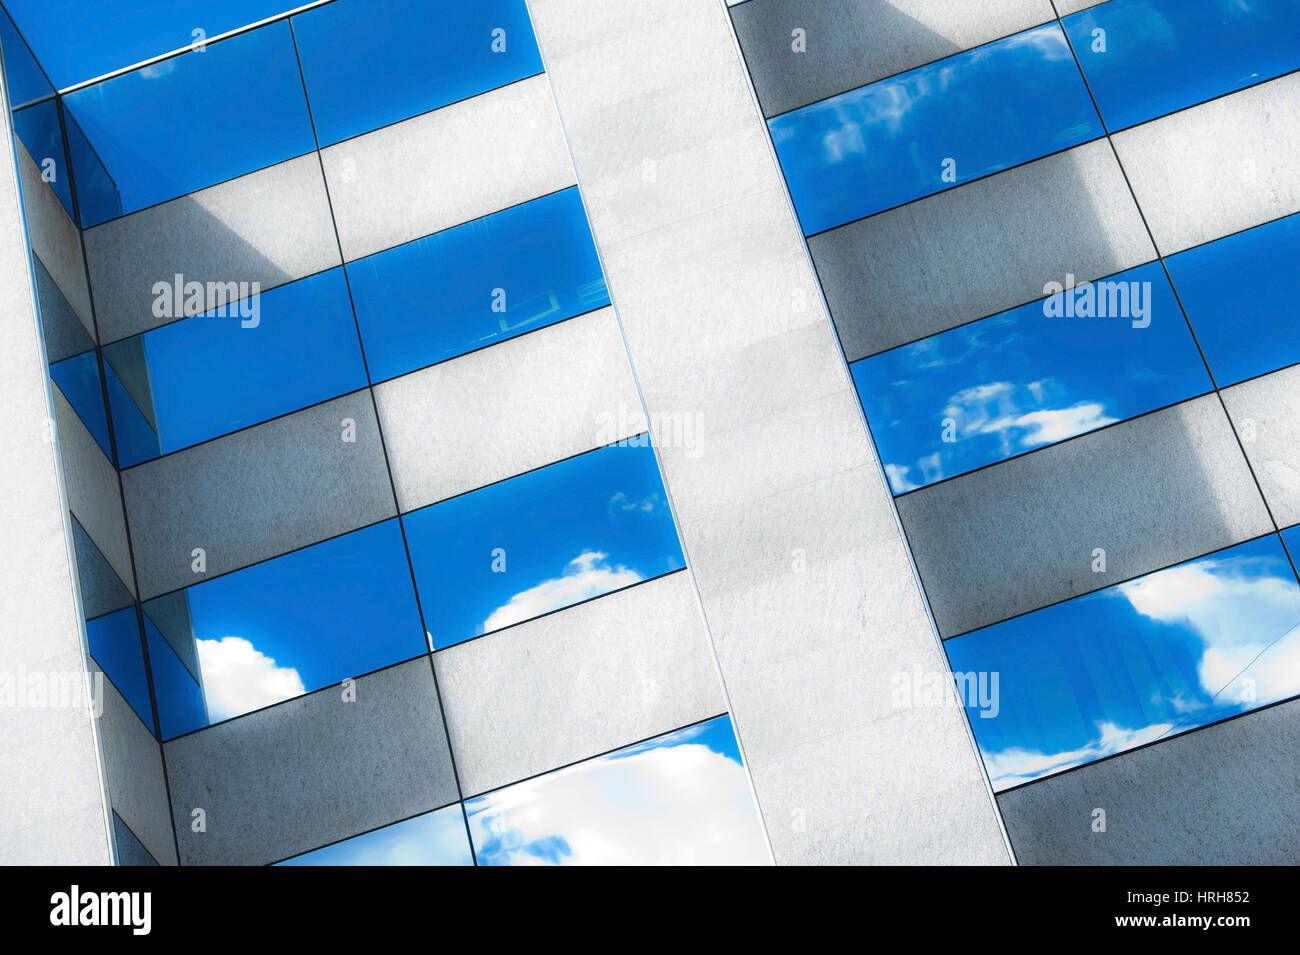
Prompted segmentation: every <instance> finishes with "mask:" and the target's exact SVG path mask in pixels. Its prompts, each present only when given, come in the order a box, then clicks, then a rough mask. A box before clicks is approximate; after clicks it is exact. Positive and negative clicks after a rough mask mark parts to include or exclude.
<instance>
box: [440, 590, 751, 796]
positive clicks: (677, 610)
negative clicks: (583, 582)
mask: <svg viewBox="0 0 1300 955" xmlns="http://www.w3.org/2000/svg"><path fill="white" fill-rule="evenodd" d="M434 662H435V664H436V666H437V669H438V686H439V687H441V688H442V694H443V701H444V703H445V706H446V712H447V727H448V730H449V732H450V733H451V745H452V749H453V751H454V752H455V754H456V766H457V768H458V769H459V771H460V776H461V785H462V786H463V787H464V790H465V794H466V795H467V796H469V795H476V794H478V793H481V792H484V791H485V790H488V789H494V788H496V787H497V786H503V785H505V784H507V783H510V782H514V781H516V780H519V779H524V778H526V777H528V776H533V775H536V774H537V773H544V772H546V771H548V770H551V769H555V768H556V767H558V766H563V765H567V764H568V763H572V762H575V761H577V760H580V759H586V758H587V757H589V756H594V755H596V754H597V753H603V752H606V751H608V750H612V749H617V748H619V747H620V746H624V745H626V744H628V743H633V742H635V741H637V740H640V739H646V738H648V737H651V736H657V735H659V734H660V733H665V732H667V731H668V730H672V729H676V728H677V727H679V726H684V725H686V724H688V723H694V722H696V721H697V720H702V719H706V718H708V717H711V716H717V715H718V714H719V713H723V712H726V709H727V704H726V701H725V700H724V699H723V696H722V686H721V684H720V682H719V680H718V671H717V667H716V666H715V665H714V662H713V656H712V654H711V653H710V652H709V644H708V635H707V634H706V632H705V630H704V620H703V619H702V618H701V616H700V607H699V602H698V601H697V600H696V597H695V590H694V588H693V586H692V585H691V580H690V577H689V576H688V575H687V574H685V573H676V574H669V575H668V576H666V577H660V578H658V579H656V580H652V581H648V582H646V583H643V584H637V585H636V586H634V587H629V588H628V589H626V590H621V591H618V592H616V593H612V594H607V595H606V596H604V597H600V598H597V599H596V600H591V601H588V602H586V603H582V604H579V605H577V606H575V607H569V608H568V609H566V610H561V611H559V612H558V613H553V614H549V615H547V616H545V617H540V618H538V619H536V620H532V621H529V622H526V623H522V624H519V625H517V626H514V627H510V628H509V629H507V630H502V631H500V632H498V633H494V634H489V635H488V636H486V637H483V638H481V639H478V640H471V641H469V642H467V643H462V644H458V645H456V646H454V647H451V648H449V649H447V650H444V651H441V652H440V653H437V654H435V655H434Z"/></svg>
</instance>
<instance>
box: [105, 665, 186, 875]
mask: <svg viewBox="0 0 1300 955" xmlns="http://www.w3.org/2000/svg"><path fill="white" fill-rule="evenodd" d="M95 670H96V673H97V674H98V675H100V676H101V678H102V674H99V668H98V667H96V668H95ZM103 687H104V693H103V699H104V713H103V715H102V716H101V717H100V721H99V723H100V727H101V732H102V733H103V735H104V764H105V767H106V770H107V773H108V798H109V801H110V802H111V803H112V806H113V811H114V812H116V813H117V814H118V815H119V816H121V817H122V821H123V822H125V823H126V824H127V825H128V826H130V827H131V831H132V832H134V833H135V834H136V837H137V838H138V839H139V840H140V842H141V843H143V844H144V847H145V848H146V849H147V850H149V854H150V855H152V856H153V857H154V858H155V859H156V860H158V861H159V862H161V863H162V864H163V865H175V864H176V844H175V842H174V841H173V839H172V817H171V810H170V808H169V806H168V803H167V784H166V782H165V781H164V778H163V762H162V748H161V747H160V746H159V745H158V740H157V739H155V738H154V735H153V733H151V732H149V728H148V727H147V726H145V725H144V724H143V723H142V722H140V717H138V716H136V714H135V711H134V710H133V709H131V704H129V703H127V702H126V700H125V699H123V698H122V694H120V693H118V691H117V689H116V687H114V686H113V684H111V683H109V682H108V680H107V679H104V682H103Z"/></svg>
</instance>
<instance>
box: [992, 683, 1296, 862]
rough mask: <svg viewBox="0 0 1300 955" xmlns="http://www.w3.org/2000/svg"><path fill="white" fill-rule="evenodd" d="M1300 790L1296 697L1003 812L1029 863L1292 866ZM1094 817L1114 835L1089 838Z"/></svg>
mask: <svg viewBox="0 0 1300 955" xmlns="http://www.w3.org/2000/svg"><path fill="white" fill-rule="evenodd" d="M1297 791H1300V702H1295V701H1292V702H1290V703H1283V704H1281V705H1279V706H1274V707H1270V708H1269V709H1266V710H1261V711H1259V712H1257V713H1248V714H1246V715H1245V716H1240V717H1237V718H1236V719H1233V720H1229V721H1228V722H1226V723H1220V724H1218V725H1216V726H1207V727H1205V728H1204V729H1199V730H1196V731H1195V732H1192V733H1188V734H1186V735H1184V736H1179V737H1175V738H1173V739H1169V740H1165V741H1163V742H1160V743H1157V744H1155V745H1154V746H1148V747H1147V748H1145V749H1141V750H1136V751H1134V752H1131V753H1125V754H1124V755H1122V756H1117V757H1115V758H1114V759H1108V760H1105V761H1104V762H1100V763H1095V764H1093V765H1091V766H1085V767H1083V768H1082V769H1077V770H1074V771H1073V772H1069V773H1065V774H1063V775H1060V776H1055V777H1052V778H1050V779H1044V780H1040V781H1039V782H1036V783H1033V784H1031V785H1029V786H1025V787H1022V788H1020V789H1015V790H1012V791H1011V792H1007V793H1003V794H1002V795H1001V796H999V797H998V805H1000V806H1001V807H1002V813H1003V817H1004V818H1005V819H1006V823H1007V829H1008V831H1009V833H1010V835H1011V841H1012V844H1013V845H1014V846H1015V849H1016V856H1017V858H1019V860H1020V862H1021V864H1022V865H1295V863H1296V859H1297V858H1300V803H1298V802H1297V801H1296V793H1297ZM1095 809H1104V810H1105V811H1106V831H1105V832H1093V831H1092V820H1093V811H1094V810H1095ZM1207 888H1208V886H1207Z"/></svg>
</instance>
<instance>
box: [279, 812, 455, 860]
mask: <svg viewBox="0 0 1300 955" xmlns="http://www.w3.org/2000/svg"><path fill="white" fill-rule="evenodd" d="M473 864H474V857H473V856H472V855H471V854H470V850H469V837H468V836H467V835H466V833H465V817H464V816H462V815H461V811H460V806H459V805H455V806H444V807H443V808H442V809H438V810H435V811H434V812H426V813H425V814H424V815H423V816H416V817H415V818H414V819H407V820H405V821H403V822H395V823H393V824H392V825H391V826H385V827H384V828H382V829H376V830H374V831H373V832H367V833H363V834H362V835H359V836H353V837H352V838H351V839H344V840H343V841H342V842H337V843H335V844H334V845H332V846H326V847H325V848H323V849H316V850H314V851H312V852H306V853H303V854H302V855H300V856H294V857H293V858H292V859H286V860H285V861H284V862H277V863H276V865H473Z"/></svg>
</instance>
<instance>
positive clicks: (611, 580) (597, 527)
mask: <svg viewBox="0 0 1300 955" xmlns="http://www.w3.org/2000/svg"><path fill="white" fill-rule="evenodd" d="M402 520H403V521H404V522H405V523H406V530H407V538H408V544H409V546H410V550H411V563H412V565H413V566H414V568H415V577H416V581H417V584H418V586H419V590H420V594H421V600H422V603H423V606H424V614H425V625H426V626H427V627H428V628H429V633H430V634H431V635H432V638H433V644H434V646H435V647H436V648H438V649H442V648H443V647H447V646H450V645H451V644H454V643H459V642H461V641H462V640H467V639H469V638H470V637H474V636H478V635H480V634H483V633H487V632H489V631H492V630H499V629H501V628H502V627H508V626H510V625H511V624H514V623H518V622H520V621H522V620H528V619H530V618H532V617H536V616H539V615H541V614H544V613H547V612H549V611H551V610H558V609H559V608H561V607H567V606H569V605H571V604H575V603H578V602H579V601H582V600H586V599H588V598H591V597H596V596H599V595H600V594H604V593H608V592H609V591H611V590H617V589H619V588H620V587H627V586H630V585H631V584H634V583H637V582H638V581H641V580H646V579H649V578H651V577H657V576H659V575H661V574H665V573H668V572H669V571H673V570H678V569H680V568H681V567H682V566H683V559H682V551H681V546H680V545H679V543H678V541H677V531H676V529H675V528H674V526H673V520H672V515H671V514H670V513H669V511H668V502H667V500H666V497H665V495H664V490H663V484H662V482H661V481H660V479H659V471H658V468H657V467H656V464H655V459H654V453H653V451H652V450H651V449H650V448H649V447H648V446H647V447H619V446H614V447H609V448H602V449H600V450H598V451H592V452H590V453H588V454H584V455H580V456H579V457H576V458H571V459H569V460H568V461H561V462H560V463H558V464H553V465H551V466H549V467H546V468H542V469H540V470H537V471H530V472H529V473H527V474H522V475H520V476H519V477H515V478H511V479H509V480H507V481H502V482H501V483H499V484H494V485H492V486H490V487H485V488H481V489H479V490H477V491H472V492H470V493H469V494H463V495H461V496H460V497H456V498H452V499H451V500H448V501H443V502H442V503H440V504H433V505H431V506H429V507H426V508H423V509H421V510H418V511H413V512H412V513H410V514H407V515H405V516H404V517H403V518H402Z"/></svg>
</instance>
